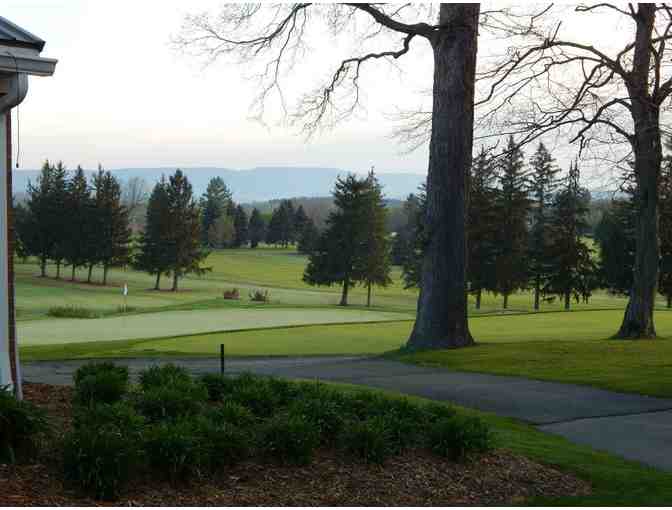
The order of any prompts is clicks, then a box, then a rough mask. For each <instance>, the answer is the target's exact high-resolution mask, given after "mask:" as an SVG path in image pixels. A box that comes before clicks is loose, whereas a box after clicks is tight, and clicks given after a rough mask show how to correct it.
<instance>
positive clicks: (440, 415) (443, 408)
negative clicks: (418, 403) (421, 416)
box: [423, 402, 456, 424]
mask: <svg viewBox="0 0 672 510" xmlns="http://www.w3.org/2000/svg"><path fill="white" fill-rule="evenodd" d="M423 411H424V413H425V421H426V422H427V423H429V424H431V423H436V422H437V421H440V420H443V419H446V418H452V417H453V416H455V414H456V413H455V409H453V408H452V407H449V406H447V405H444V404H437V403H434V402H432V403H429V404H427V405H425V406H424V407H423Z"/></svg>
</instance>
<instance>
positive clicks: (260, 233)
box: [248, 207, 266, 248]
mask: <svg viewBox="0 0 672 510" xmlns="http://www.w3.org/2000/svg"><path fill="white" fill-rule="evenodd" d="M265 230H266V224H265V222H264V219H263V218H262V217H261V213H260V212H259V209H257V208H256V207H255V208H254V209H252V214H251V215H250V224H249V229H248V231H249V236H250V248H256V247H257V246H259V243H260V242H261V241H263V240H264V235H265Z"/></svg>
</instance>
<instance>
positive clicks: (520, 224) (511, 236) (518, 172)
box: [494, 137, 530, 308]
mask: <svg viewBox="0 0 672 510" xmlns="http://www.w3.org/2000/svg"><path fill="white" fill-rule="evenodd" d="M499 181H500V189H499V192H498V194H497V200H496V202H495V207H496V212H497V220H498V221H497V225H496V226H497V229H496V232H497V237H496V240H497V243H496V246H497V248H496V258H495V270H496V275H497V279H496V285H495V289H494V290H495V292H497V293H499V294H502V296H503V297H504V303H503V306H504V308H508V302H509V296H510V295H511V294H513V293H514V292H516V291H517V290H519V289H523V288H525V286H526V284H527V280H528V270H527V265H528V261H527V257H526V255H527V248H528V230H527V215H528V212H529V208H530V201H529V199H528V187H527V177H526V175H525V172H524V161H523V153H522V152H521V150H520V149H519V148H518V147H517V146H516V144H515V142H514V140H513V137H511V138H509V143H508V146H507V153H506V155H505V157H504V158H503V160H502V162H501V164H500V175H499Z"/></svg>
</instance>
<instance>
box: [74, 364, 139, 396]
mask: <svg viewBox="0 0 672 510" xmlns="http://www.w3.org/2000/svg"><path fill="white" fill-rule="evenodd" d="M74 379H75V400H76V401H77V402H79V403H80V404H84V405H92V404H94V403H103V402H104V403H112V402H116V401H118V400H120V399H121V398H122V397H123V396H124V395H125V394H126V392H127V390H128V368H127V367H122V366H117V365H115V364H114V363H109V362H103V363H95V362H90V363H87V364H86V365H82V366H81V367H79V368H78V369H77V371H76V372H75V376H74Z"/></svg>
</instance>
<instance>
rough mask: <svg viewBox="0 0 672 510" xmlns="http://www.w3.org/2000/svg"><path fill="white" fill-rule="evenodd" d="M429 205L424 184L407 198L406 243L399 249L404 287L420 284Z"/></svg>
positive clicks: (404, 234)
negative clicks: (426, 216)
mask: <svg viewBox="0 0 672 510" xmlns="http://www.w3.org/2000/svg"><path fill="white" fill-rule="evenodd" d="M426 207H427V191H426V186H425V185H424V184H423V185H421V186H420V188H419V189H418V192H417V194H415V195H414V194H411V195H409V197H408V198H407V199H406V203H405V204H404V209H405V210H406V216H407V218H408V222H407V226H406V228H405V229H404V231H403V233H402V235H403V236H404V240H403V242H404V244H403V245H402V246H403V247H402V248H399V247H398V249H399V251H401V253H402V259H401V276H402V279H403V280H404V288H405V289H410V288H413V287H419V286H420V277H421V270H422V257H423V254H424V251H425V239H426V235H427V234H426V232H425V215H426Z"/></svg>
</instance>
